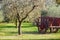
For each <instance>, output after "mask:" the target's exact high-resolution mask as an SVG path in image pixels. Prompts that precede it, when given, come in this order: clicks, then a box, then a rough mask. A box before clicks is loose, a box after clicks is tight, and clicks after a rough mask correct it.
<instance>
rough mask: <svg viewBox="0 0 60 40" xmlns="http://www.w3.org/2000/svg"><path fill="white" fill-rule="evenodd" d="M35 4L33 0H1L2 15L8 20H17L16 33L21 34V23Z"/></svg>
mask: <svg viewBox="0 0 60 40" xmlns="http://www.w3.org/2000/svg"><path fill="white" fill-rule="evenodd" d="M35 7H37V5H34V1H33V0H3V8H2V9H3V12H4V16H6V17H8V18H9V19H10V20H16V23H17V21H18V24H17V25H18V34H19V35H20V34H21V23H22V22H23V20H24V19H26V18H27V17H28V15H29V13H30V12H32V11H33V10H34V9H35Z"/></svg>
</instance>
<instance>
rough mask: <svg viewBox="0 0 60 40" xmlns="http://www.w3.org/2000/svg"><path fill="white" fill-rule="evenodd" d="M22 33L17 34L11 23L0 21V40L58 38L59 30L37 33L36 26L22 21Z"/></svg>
mask: <svg viewBox="0 0 60 40" xmlns="http://www.w3.org/2000/svg"><path fill="white" fill-rule="evenodd" d="M21 26H22V28H21V31H22V34H21V35H18V33H17V28H16V26H15V25H14V24H13V23H0V40H60V30H59V31H58V32H57V33H46V34H39V33H38V31H37V30H38V29H37V27H36V26H33V25H32V24H31V23H22V25H21Z"/></svg>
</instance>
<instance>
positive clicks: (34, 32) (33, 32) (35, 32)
mask: <svg viewBox="0 0 60 40" xmlns="http://www.w3.org/2000/svg"><path fill="white" fill-rule="evenodd" d="M23 34H39V33H38V32H37V31H32V32H23Z"/></svg>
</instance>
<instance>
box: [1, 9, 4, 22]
mask: <svg viewBox="0 0 60 40" xmlns="http://www.w3.org/2000/svg"><path fill="white" fill-rule="evenodd" d="M3 20H4V17H3V12H2V10H0V22H2V21H3Z"/></svg>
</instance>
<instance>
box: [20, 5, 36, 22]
mask: <svg viewBox="0 0 60 40" xmlns="http://www.w3.org/2000/svg"><path fill="white" fill-rule="evenodd" d="M35 7H36V6H35V5H34V6H33V8H32V9H31V10H30V11H29V12H28V13H27V14H26V16H25V17H24V18H22V20H21V21H23V20H24V19H25V18H27V16H28V15H29V13H31V12H32V11H33V10H34V9H35Z"/></svg>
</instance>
